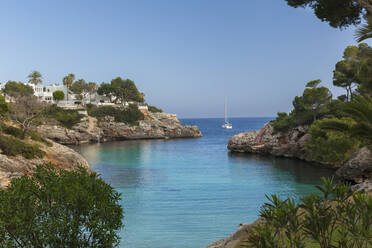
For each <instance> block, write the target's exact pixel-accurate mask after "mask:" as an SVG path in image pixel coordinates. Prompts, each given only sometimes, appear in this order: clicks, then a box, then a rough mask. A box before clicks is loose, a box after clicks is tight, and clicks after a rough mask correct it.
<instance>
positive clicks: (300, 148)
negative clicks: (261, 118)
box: [228, 123, 310, 161]
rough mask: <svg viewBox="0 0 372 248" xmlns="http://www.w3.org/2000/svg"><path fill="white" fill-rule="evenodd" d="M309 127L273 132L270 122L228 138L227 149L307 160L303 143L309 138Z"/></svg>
mask: <svg viewBox="0 0 372 248" xmlns="http://www.w3.org/2000/svg"><path fill="white" fill-rule="evenodd" d="M308 130H309V127H307V126H301V127H296V128H293V129H291V130H289V131H288V132H286V133H277V134H274V132H273V127H272V126H271V125H270V123H268V124H265V125H264V126H263V127H262V128H261V129H260V130H256V131H251V132H244V133H240V134H237V135H234V136H232V137H231V138H230V140H229V143H228V149H229V150H230V151H232V152H247V153H257V154H271V155H274V156H283V157H290V158H299V159H303V160H307V161H309V160H310V159H309V158H308V157H306V154H305V152H304V149H305V144H306V142H307V141H308V140H309V139H310V135H309V134H308V133H307V131H308Z"/></svg>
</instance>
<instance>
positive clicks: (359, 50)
mask: <svg viewBox="0 0 372 248" xmlns="http://www.w3.org/2000/svg"><path fill="white" fill-rule="evenodd" d="M371 57H372V48H371V47H369V46H368V45H367V44H365V43H362V44H359V46H358V47H357V46H348V47H347V48H346V49H345V51H344V56H343V60H341V61H339V62H338V63H337V64H336V67H335V70H334V71H333V85H335V86H338V87H342V88H345V89H346V92H347V93H346V97H347V100H348V101H349V100H352V98H353V88H354V87H355V86H360V87H362V86H361V85H364V84H368V83H371V81H372V79H370V76H371V75H372V59H371ZM371 84H372V83H371Z"/></svg>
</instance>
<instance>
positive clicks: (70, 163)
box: [0, 142, 89, 187]
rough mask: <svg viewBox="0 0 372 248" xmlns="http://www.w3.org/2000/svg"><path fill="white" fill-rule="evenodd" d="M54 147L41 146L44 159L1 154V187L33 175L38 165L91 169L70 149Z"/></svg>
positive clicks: (54, 144)
mask: <svg viewBox="0 0 372 248" xmlns="http://www.w3.org/2000/svg"><path fill="white" fill-rule="evenodd" d="M51 143H52V146H50V147H49V146H46V145H40V144H39V145H40V146H41V149H42V150H43V151H45V153H46V155H45V157H44V158H42V159H40V158H35V159H25V158H24V157H22V156H21V155H17V156H6V155H3V154H0V187H6V186H7V185H8V184H9V182H10V181H11V180H12V179H13V178H16V177H21V176H23V175H31V174H32V172H33V170H34V169H35V168H36V167H37V166H38V165H43V164H49V163H50V164H52V165H53V166H54V167H55V168H58V169H64V170H74V169H77V168H78V167H79V166H82V167H85V168H87V169H89V165H88V162H87V161H86V160H85V159H84V158H83V157H82V156H81V155H80V154H78V153H77V152H75V151H74V150H72V149H71V148H69V147H66V146H63V145H60V144H57V143H55V142H51Z"/></svg>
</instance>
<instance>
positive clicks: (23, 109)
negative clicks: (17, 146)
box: [10, 96, 46, 139]
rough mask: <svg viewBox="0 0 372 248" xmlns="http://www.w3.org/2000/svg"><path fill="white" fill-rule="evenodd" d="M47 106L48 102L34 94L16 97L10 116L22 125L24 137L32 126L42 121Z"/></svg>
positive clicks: (11, 105) (11, 106)
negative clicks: (41, 100)
mask: <svg viewBox="0 0 372 248" xmlns="http://www.w3.org/2000/svg"><path fill="white" fill-rule="evenodd" d="M45 108H46V104H45V103H42V102H40V101H39V100H38V99H37V98H36V97H34V96H22V97H16V99H15V102H12V103H11V104H10V118H11V119H12V120H13V121H14V122H15V123H17V124H18V125H19V126H20V127H21V129H22V139H24V138H25V137H26V135H27V132H28V130H29V129H30V128H32V127H33V126H35V125H36V124H37V123H38V122H40V121H41V116H42V113H43V111H44V110H45Z"/></svg>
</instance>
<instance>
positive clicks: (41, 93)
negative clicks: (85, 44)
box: [0, 83, 148, 110]
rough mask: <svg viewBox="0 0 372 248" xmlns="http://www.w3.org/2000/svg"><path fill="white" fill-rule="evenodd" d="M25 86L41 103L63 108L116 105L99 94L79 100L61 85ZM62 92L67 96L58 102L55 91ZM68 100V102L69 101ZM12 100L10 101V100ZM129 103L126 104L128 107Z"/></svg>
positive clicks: (141, 107)
mask: <svg viewBox="0 0 372 248" xmlns="http://www.w3.org/2000/svg"><path fill="white" fill-rule="evenodd" d="M25 85H28V86H31V87H32V88H33V89H34V95H35V96H37V97H38V99H39V100H40V101H44V102H48V103H52V104H57V105H58V106H59V107H62V108H81V107H82V106H84V105H86V104H88V103H91V104H94V105H99V106H107V105H111V106H113V105H115V104H114V103H112V102H111V101H110V99H109V98H108V97H106V96H100V95H98V94H97V92H95V93H92V94H89V93H86V94H85V95H83V98H82V99H81V98H79V97H78V96H77V95H76V94H75V93H73V92H72V91H70V90H68V88H67V86H65V85H59V84H51V85H34V84H30V83H25ZM3 87H4V85H3V84H1V83H0V88H3ZM58 90H60V91H62V92H63V93H64V94H65V98H64V99H63V100H61V101H56V100H55V99H54V98H53V93H54V92H55V91H58ZM67 99H68V100H67ZM9 100H10V99H9ZM128 104H129V103H126V105H128ZM137 104H138V108H139V109H142V110H147V109H148V108H147V106H146V105H144V104H141V103H137Z"/></svg>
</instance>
